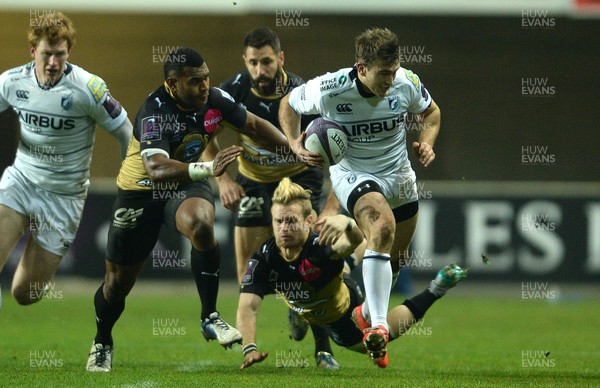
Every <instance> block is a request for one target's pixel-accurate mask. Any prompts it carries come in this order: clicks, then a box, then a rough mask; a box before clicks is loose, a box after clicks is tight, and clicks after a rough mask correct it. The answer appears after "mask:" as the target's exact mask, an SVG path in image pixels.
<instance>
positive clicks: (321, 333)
mask: <svg viewBox="0 0 600 388" xmlns="http://www.w3.org/2000/svg"><path fill="white" fill-rule="evenodd" d="M310 329H311V330H312V333H313V337H315V357H317V353H319V352H327V353H329V354H331V355H332V356H333V350H332V349H331V343H329V333H328V332H327V329H325V328H324V327H323V326H320V325H310Z"/></svg>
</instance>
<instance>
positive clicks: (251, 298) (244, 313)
mask: <svg viewBox="0 0 600 388" xmlns="http://www.w3.org/2000/svg"><path fill="white" fill-rule="evenodd" d="M261 303H262V299H261V298H260V297H259V296H258V295H255V294H251V293H247V292H241V293H240V301H239V304H238V310H237V322H236V327H237V329H238V330H239V331H240V333H241V334H242V345H247V344H251V343H256V318H257V316H258V312H259V311H260V305H261Z"/></svg>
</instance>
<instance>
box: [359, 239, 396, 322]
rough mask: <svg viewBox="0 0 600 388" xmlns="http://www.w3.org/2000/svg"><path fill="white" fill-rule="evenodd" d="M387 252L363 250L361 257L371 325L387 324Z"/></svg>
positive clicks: (389, 269)
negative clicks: (363, 253)
mask: <svg viewBox="0 0 600 388" xmlns="http://www.w3.org/2000/svg"><path fill="white" fill-rule="evenodd" d="M389 258H390V255H389V254H388V253H380V252H375V251H372V250H370V249H367V250H366V251H365V256H364V258H363V280H364V283H365V299H366V300H368V301H369V305H368V310H369V311H368V313H369V316H370V318H371V326H373V327H375V326H378V325H384V326H385V327H388V324H387V319H386V317H387V312H388V306H389V303H390V291H391V288H392V265H391V264H390V260H389ZM363 308H364V307H363Z"/></svg>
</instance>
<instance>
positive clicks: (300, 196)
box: [273, 178, 312, 218]
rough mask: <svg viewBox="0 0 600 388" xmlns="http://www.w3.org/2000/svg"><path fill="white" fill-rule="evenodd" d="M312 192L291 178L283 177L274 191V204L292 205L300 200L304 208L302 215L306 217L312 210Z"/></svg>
mask: <svg viewBox="0 0 600 388" xmlns="http://www.w3.org/2000/svg"><path fill="white" fill-rule="evenodd" d="M311 194H312V191H310V190H308V189H305V188H303V187H302V186H300V185H299V184H297V183H294V182H292V181H291V180H290V178H283V179H282V180H281V182H279V185H277V188H276V189H275V192H274V193H273V204H276V203H278V204H281V205H291V204H292V203H293V202H295V201H298V202H300V206H301V208H302V215H303V216H304V217H305V218H306V217H308V216H309V215H310V214H311V212H312V204H311V203H310V195H311Z"/></svg>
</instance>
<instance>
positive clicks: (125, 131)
mask: <svg viewBox="0 0 600 388" xmlns="http://www.w3.org/2000/svg"><path fill="white" fill-rule="evenodd" d="M110 134H111V135H112V136H113V137H114V138H115V139H117V141H118V142H119V146H120V151H121V160H123V159H125V156H126V155H127V148H129V142H130V141H131V136H132V134H133V125H131V121H129V119H128V118H126V119H125V121H124V122H123V124H121V125H120V126H119V127H118V128H117V129H115V130H114V131H112V132H110Z"/></svg>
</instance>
